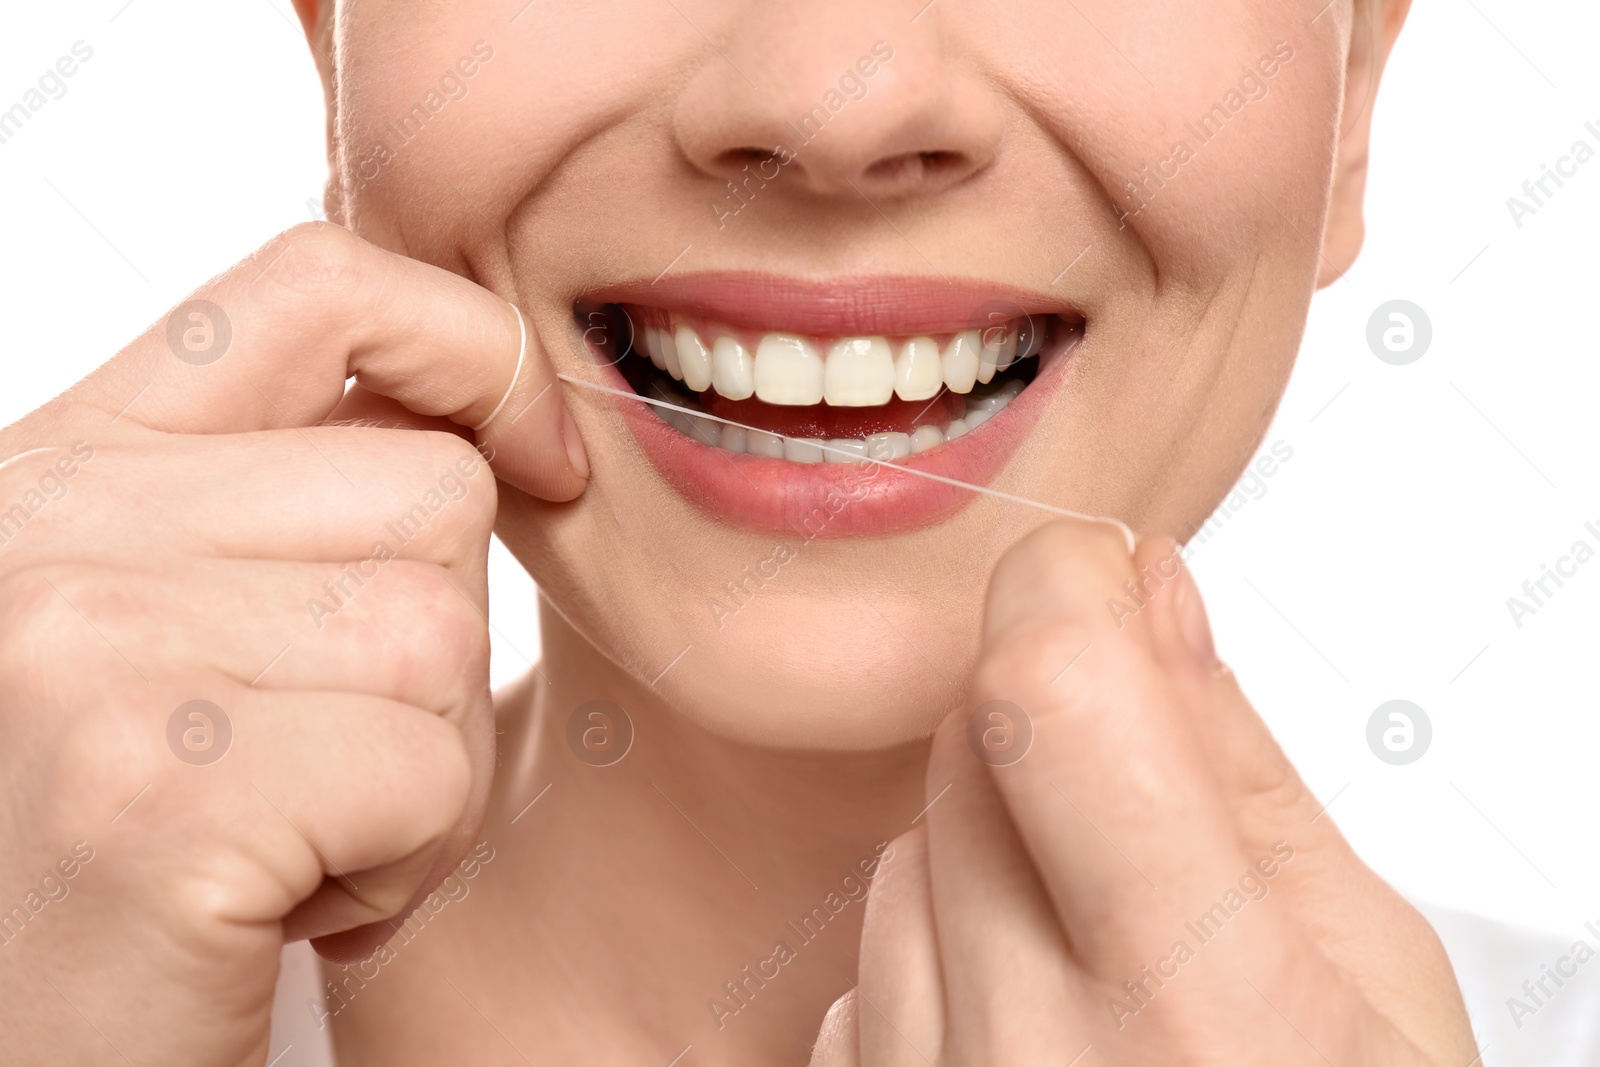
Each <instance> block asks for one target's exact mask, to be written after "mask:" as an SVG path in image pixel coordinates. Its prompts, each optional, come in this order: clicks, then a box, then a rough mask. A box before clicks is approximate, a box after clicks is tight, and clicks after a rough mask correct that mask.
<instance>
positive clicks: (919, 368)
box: [894, 337, 944, 400]
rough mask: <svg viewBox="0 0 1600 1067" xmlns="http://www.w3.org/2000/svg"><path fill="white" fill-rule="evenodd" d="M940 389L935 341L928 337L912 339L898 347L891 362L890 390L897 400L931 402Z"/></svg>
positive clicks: (942, 384)
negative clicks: (893, 392)
mask: <svg viewBox="0 0 1600 1067" xmlns="http://www.w3.org/2000/svg"><path fill="white" fill-rule="evenodd" d="M943 387H944V370H943V368H942V367H941V366H940V364H939V342H937V341H935V340H934V339H933V338H931V337H912V338H910V339H908V340H907V341H906V342H905V344H903V345H901V346H900V355H899V356H898V357H897V358H896V359H895V361H894V391H895V392H896V393H897V394H899V396H900V399H901V400H931V399H933V398H934V397H935V396H938V395H939V390H940V389H941V388H943Z"/></svg>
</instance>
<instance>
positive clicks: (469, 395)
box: [33, 223, 587, 500]
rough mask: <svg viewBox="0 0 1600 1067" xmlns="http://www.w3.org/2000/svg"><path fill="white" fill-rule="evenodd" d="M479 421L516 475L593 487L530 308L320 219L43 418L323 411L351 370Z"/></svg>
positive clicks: (162, 426)
mask: <svg viewBox="0 0 1600 1067" xmlns="http://www.w3.org/2000/svg"><path fill="white" fill-rule="evenodd" d="M352 374H353V375H354V376H355V378H356V381H357V383H358V384H360V385H361V386H363V387H364V388H366V389H369V390H371V391H372V392H375V393H378V394H380V395H382V396H386V397H390V398H392V399H394V400H397V401H399V402H400V403H402V404H404V405H405V406H406V407H407V408H409V409H410V410H412V411H414V412H417V413H418V414H421V415H428V416H439V417H443V418H447V419H449V420H450V421H451V422H453V423H455V424H457V425H459V426H462V427H466V428H468V429H471V430H473V432H474V433H475V434H476V439H477V441H478V442H479V443H480V444H483V445H488V446H491V447H492V448H493V449H494V451H495V458H494V464H495V469H496V471H497V472H498V473H500V474H501V476H503V477H504V478H506V480H507V481H509V482H511V483H512V484H514V485H516V486H518V487H519V488H521V489H524V490H526V491H527V492H530V493H533V494H535V495H537V496H541V497H544V498H546V499H550V500H567V499H571V498H572V497H574V496H576V495H577V494H578V493H579V492H581V491H582V487H583V483H584V480H585V478H586V477H587V466H586V461H585V460H584V458H583V451H582V444H581V442H580V441H579V440H578V438H577V435H576V430H575V429H574V424H573V423H572V422H571V420H570V418H569V417H567V416H566V414H565V409H564V405H563V403H562V394H561V390H560V389H559V388H557V387H556V378H555V371H554V368H553V367H552V366H551V364H550V361H549V359H548V357H547V355H546V353H545V351H544V348H543V346H542V345H541V344H540V342H539V339H538V338H537V337H536V336H535V335H534V334H533V332H532V330H531V329H530V328H529V324H528V322H527V320H526V318H525V317H524V316H523V315H521V314H520V312H518V310H517V309H515V308H514V307H512V306H511V305H509V304H507V303H506V302H505V301H504V300H501V299H500V298H499V297H497V296H495V295H494V294H493V293H490V292H489V291H488V290H486V289H483V288H482V287H480V286H478V285H475V284H473V283H472V282H470V281H467V280H466V279H464V278H461V277H459V276H457V275H455V274H452V273H451V272H449V271H446V270H442V269H440V268H438V267H434V266H430V265H428V264H424V263H419V262H417V261H415V260H411V259H408V258H406V257H404V256H399V255H396V254H394V253H391V252H387V251H384V250H383V249H380V248H378V247H376V246H374V245H371V244H368V243H367V242H365V241H362V240H360V239H359V238H357V237H356V236H355V235H353V234H351V233H350V232H349V231H347V230H345V229H343V228H342V227H339V226H335V225H330V224H326V223H316V224H304V225H301V226H297V227H295V228H294V229H292V230H289V231H287V232H286V233H284V234H283V235H281V236H280V237H278V238H275V239H274V240H273V241H272V242H270V243H269V244H267V245H266V246H265V247H263V248H262V249H261V250H260V251H259V252H257V253H256V254H255V255H254V256H253V257H252V258H251V259H249V260H246V261H245V262H244V263H241V264H239V265H238V266H236V267H234V268H233V269H231V270H229V271H228V272H226V273H224V274H222V275H221V276H219V277H218V278H215V279H213V280H212V281H211V282H209V283H207V284H206V285H205V286H203V287H202V288H201V289H200V290H198V291H197V292H196V293H195V294H194V296H193V297H192V298H191V299H190V300H188V301H185V303H184V304H181V305H179V307H178V308H177V309H175V310H174V312H173V313H172V315H169V316H168V317H167V318H166V319H163V320H162V321H161V322H158V323H156V324H155V325H154V326H152V327H151V328H150V329H149V330H147V331H146V332H145V333H144V334H143V335H141V336H140V337H139V338H138V339H136V340H135V341H134V342H133V343H132V344H131V345H129V346H128V347H127V348H125V349H124V350H123V351H122V352H120V353H118V355H117V356H116V357H115V358H114V359H112V360H111V361H110V362H109V363H107V364H106V365H105V366H104V367H102V368H101V369H100V370H98V371H96V372H95V373H94V374H93V375H91V376H90V377H89V378H87V379H85V380H84V381H83V382H82V383H80V384H79V385H78V386H77V387H75V388H74V389H72V390H71V391H69V392H68V393H67V394H65V395H64V396H62V397H61V398H59V399H58V400H57V401H55V402H54V403H53V404H51V405H49V406H47V408H46V409H42V410H41V412H40V413H38V418H37V419H34V420H33V426H34V427H36V428H39V429H43V428H49V429H51V430H52V431H54V432H55V433H56V434H59V433H61V432H63V431H65V432H74V433H77V434H79V435H82V434H92V435H95V436H97V437H101V436H106V435H110V434H114V433H115V432H117V430H118V429H119V428H113V427H111V426H109V425H108V424H109V423H110V422H111V420H112V419H113V418H115V419H116V421H117V422H118V423H123V424H134V425H142V426H145V427H148V428H151V429H157V430H163V431H167V432H173V433H208V434H210V433H238V432H243V431H248V430H262V429H276V428H282V427H286V426H310V425H315V424H316V423H319V422H321V421H322V420H323V419H325V418H326V417H327V416H328V415H329V413H330V412H332V411H334V409H335V408H336V407H337V406H338V404H339V403H340V400H341V398H342V397H343V395H344V388H345V382H346V379H347V378H348V377H349V376H350V375H352Z"/></svg>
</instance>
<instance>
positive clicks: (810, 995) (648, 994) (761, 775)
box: [486, 604, 927, 1065]
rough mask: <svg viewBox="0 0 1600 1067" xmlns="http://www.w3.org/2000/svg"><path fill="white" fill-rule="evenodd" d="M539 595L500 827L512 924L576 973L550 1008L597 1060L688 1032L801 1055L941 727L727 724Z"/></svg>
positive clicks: (707, 1046)
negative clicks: (879, 738)
mask: <svg viewBox="0 0 1600 1067" xmlns="http://www.w3.org/2000/svg"><path fill="white" fill-rule="evenodd" d="M541 611H542V614H541V629H542V633H543V643H544V649H545V660H544V662H543V663H542V664H541V667H540V668H539V670H538V671H536V672H535V673H534V675H533V676H532V679H531V680H530V682H529V683H527V685H526V686H524V687H521V688H520V689H519V692H518V694H517V695H519V696H520V697H521V699H518V700H516V701H514V703H513V704H512V706H511V708H509V709H508V713H507V714H504V715H503V716H502V717H503V718H506V719H509V720H510V721H507V722H505V723H503V724H502V726H503V729H504V730H505V731H506V733H505V734H504V735H503V736H502V742H503V743H502V754H503V760H502V765H501V770H500V775H501V778H500V780H499V782H497V785H496V793H497V795H498V796H499V798H500V799H499V800H498V802H497V804H496V808H495V811H494V812H493V813H492V815H491V819H490V825H489V827H488V829H487V830H486V834H490V835H494V836H493V837H491V841H492V842H493V843H496V844H498V842H499V840H504V841H505V842H506V845H505V847H504V848H501V849H499V852H500V854H501V855H502V856H504V857H505V860H504V866H503V867H502V868H500V870H499V872H498V873H499V877H497V878H496V882H497V883H499V884H500V885H503V886H507V887H510V893H511V896H510V897H508V899H507V903H508V905H510V906H513V907H515V908H516V911H517V919H516V923H515V925H516V930H515V933H513V934H512V935H511V936H512V937H513V938H515V939H516V940H517V941H518V942H519V943H521V942H524V941H526V945H525V946H524V947H525V948H526V949H527V950H528V951H529V953H530V954H531V955H532V958H534V959H540V960H541V961H542V962H541V963H540V964H539V965H538V966H537V970H538V971H539V972H542V973H543V974H548V975H557V976H562V977H563V978H564V979H566V980H565V981H564V982H562V983H552V984H554V985H558V986H559V988H558V989H557V990H554V992H555V995H556V996H557V998H558V1000H561V999H565V1000H566V1001H567V1002H565V1003H560V1004H559V1010H558V1012H557V1013H556V1014H555V1015H554V1017H553V1019H552V1025H557V1026H561V1027H563V1028H567V1029H569V1030H572V1032H573V1033H574V1035H575V1036H574V1042H575V1049H576V1051H577V1052H578V1053H579V1055H578V1058H579V1059H586V1060H588V1061H589V1062H605V1061H606V1058H605V1057H597V1056H595V1055H594V1054H593V1053H594V1052H595V1051H596V1049H595V1045H594V1041H595V1035H596V1034H602V1033H603V1034H606V1035H610V1036H608V1038H607V1040H610V1041H614V1042H616V1044H617V1047H616V1048H615V1049H614V1050H612V1053H613V1054H614V1055H615V1056H616V1057H617V1058H618V1059H623V1058H633V1059H635V1061H637V1062H650V1061H651V1060H650V1057H657V1058H659V1059H660V1061H661V1062H663V1063H665V1062H667V1061H668V1060H670V1059H671V1058H672V1057H673V1056H675V1055H677V1054H678V1053H679V1051H680V1050H682V1049H683V1048H684V1046H685V1045H690V1044H692V1045H693V1046H694V1048H695V1059H694V1062H695V1063H697V1064H702V1065H704V1064H716V1063H749V1062H765V1063H782V1062H789V1061H793V1062H797V1063H802V1064H803V1063H805V1062H806V1060H807V1058H808V1056H809V1048H810V1045H811V1043H812V1041H813V1040H814V1039H815V1036H816V1031H817V1026H818V1024H819V1023H820V1022H821V1018H822V1015H823V1013H824V1012H825V1011H826V1009H827V1007H828V1005H829V1004H830V1003H831V1002H832V1001H833V1000H834V999H835V998H837V997H839V996H841V995H842V994H844V993H845V992H847V991H848V990H849V989H850V988H851V986H852V985H853V984H854V981H855V971H856V955H857V948H858V942H859V937H860V929H861V918H862V913H863V912H864V910H865V900H864V897H863V895H864V892H865V888H866V885H867V884H868V879H867V878H865V877H863V871H874V872H875V869H876V863H875V862H874V861H875V860H876V858H877V856H878V855H879V854H880V853H881V852H882V850H883V846H884V843H886V842H888V841H890V840H892V839H893V838H894V837H896V836H897V835H899V834H901V833H903V832H904V831H906V830H907V829H909V828H910V825H911V820H912V818H913V817H914V816H915V815H916V814H917V813H918V812H919V811H920V810H921V809H922V806H923V787H922V783H923V773H924V770H925V767H926V763H927V746H926V744H925V743H918V744H915V745H908V746H902V747H899V748H895V749H890V750H885V751H877V752H867V753H860V752H849V753H838V752H796V751H784V750H777V749H763V748H758V747H753V746H750V745H746V744H742V743H736V742H732V741H729V740H727V739H725V738H721V737H718V736H715V735H713V734H711V733H709V732H707V731H706V730H704V729H703V728H701V727H700V726H698V725H696V724H695V722H694V719H693V716H692V714H689V713H686V712H685V711H684V710H682V709H674V708H669V707H667V706H665V705H664V704H662V703H661V701H660V700H659V698H657V697H656V695H655V694H654V693H653V692H652V690H651V689H650V688H649V687H648V686H644V685H641V684H639V683H638V682H637V681H635V680H634V679H632V678H630V677H628V676H627V675H625V674H624V673H623V672H622V671H621V670H620V669H618V668H617V667H616V665H614V664H612V663H611V662H610V661H608V660H606V659H605V658H604V657H602V656H601V655H600V654H599V653H598V652H597V651H596V650H595V649H594V648H593V646H591V645H590V644H589V643H588V642H587V641H586V640H585V639H584V638H583V637H582V636H581V635H579V634H578V633H577V632H575V631H574V630H573V629H572V628H571V627H570V626H569V625H568V624H567V623H566V621H565V620H564V619H562V618H561V617H560V616H559V615H558V614H557V613H556V612H554V611H553V610H551V609H550V608H549V606H548V605H547V604H546V605H542V608H541ZM596 701H603V702H606V703H604V704H600V703H591V702H596ZM530 706H531V709H532V713H531V714H527V713H526V709H528V708H529V707H530ZM577 709H581V711H580V712H579V724H578V726H577V727H576V728H573V727H572V726H571V725H570V720H571V719H572V718H573V715H574V711H575V710H577ZM616 709H622V711H623V712H624V713H625V715H626V719H625V720H624V719H623V718H622V716H621V715H619V714H618V712H617V710H616ZM628 723H631V728H632V740H631V744H628V743H627V740H626V738H627V733H628V725H627V724H628ZM586 731H587V736H585V732H586ZM624 746H625V751H624ZM580 753H581V754H582V758H580V755H579V754H580ZM619 756H620V758H618V757H619ZM611 760H615V762H609V761H611ZM608 762H609V765H597V764H606V763H608ZM535 797H538V798H539V799H538V800H537V802H536V803H534V804H533V805H532V806H531V807H528V806H527V805H528V804H529V802H530V801H532V800H533V798H535ZM512 820H515V822H513V821H512ZM597 994H600V995H597ZM574 1022H577V1023H578V1025H577V1026H576V1027H574V1025H573V1024H574ZM606 1024H609V1025H606ZM585 1050H587V1052H588V1055H587V1056H585V1055H582V1053H583V1052H584V1051H585Z"/></svg>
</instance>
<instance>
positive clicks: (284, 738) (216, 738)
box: [128, 679, 475, 934]
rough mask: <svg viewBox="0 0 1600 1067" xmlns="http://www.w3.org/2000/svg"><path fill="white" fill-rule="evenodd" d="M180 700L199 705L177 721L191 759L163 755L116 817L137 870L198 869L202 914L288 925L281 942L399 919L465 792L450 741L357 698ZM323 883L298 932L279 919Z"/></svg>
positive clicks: (426, 716)
mask: <svg viewBox="0 0 1600 1067" xmlns="http://www.w3.org/2000/svg"><path fill="white" fill-rule="evenodd" d="M196 688H198V689H199V690H200V692H199V693H195V692H194V690H195V689H196ZM185 691H186V692H190V693H191V695H195V696H197V698H199V699H208V700H210V701H211V707H210V708H207V709H205V710H204V712H203V713H196V714H198V715H199V717H196V716H195V714H191V716H190V719H191V721H192V722H193V723H194V724H195V725H194V727H193V730H195V731H201V732H202V735H197V736H198V740H197V741H196V742H194V743H193V744H191V742H190V739H189V737H188V735H187V734H186V735H185V738H184V741H183V744H184V745H185V746H186V747H187V748H188V749H189V750H190V751H192V752H194V753H197V754H198V757H197V758H194V759H185V760H184V761H183V762H184V765H180V764H178V762H177V761H176V760H173V759H172V757H171V756H170V755H167V756H166V759H165V760H162V761H161V764H162V766H163V771H162V774H161V777H160V778H159V780H158V781H156V782H155V784H154V786H153V787H152V788H151V790H150V796H149V798H148V799H149V800H150V801H151V802H152V803H150V804H149V806H148V807H147V806H145V805H143V804H141V805H140V806H138V807H135V808H133V809H131V810H130V812H129V815H128V817H129V818H130V819H133V820H135V822H134V824H133V825H138V824H140V823H142V824H144V828H145V830H146V831H147V832H145V833H142V834H141V835H140V840H141V841H142V845H141V855H140V857H139V862H140V866H141V867H142V868H145V869H150V868H154V869H159V870H163V871H168V872H171V871H176V870H185V869H192V868H193V867H194V865H196V864H199V865H200V866H201V868H202V870H201V871H199V872H198V874H199V876H200V879H201V884H208V885H214V886H216V887H217V893H216V896H215V898H214V899H210V900H208V901H206V906H207V907H209V908H213V909H220V910H222V911H225V913H226V914H225V918H227V919H228V920H229V921H231V922H235V923H239V924H244V925H259V924H264V923H274V922H278V921H279V920H281V919H284V918H285V917H286V916H290V917H291V918H290V921H289V926H290V929H291V931H293V932H296V933H299V934H303V933H304V932H305V930H306V929H307V928H308V927H309V928H310V929H312V930H325V929H329V928H340V927H350V926H355V925H358V924H360V923H364V922H370V921H372V920H373V919H375V918H380V917H382V916H386V915H392V914H394V913H395V912H397V911H399V910H400V909H401V908H402V907H403V906H404V904H405V903H406V901H407V900H409V899H410V898H411V897H412V896H413V895H414V894H415V891H416V888H417V886H418V885H419V884H421V882H422V881H423V880H424V879H425V878H426V876H427V874H428V872H430V871H431V870H432V869H433V867H434V864H435V854H436V853H437V852H438V851H440V850H441V849H444V848H446V847H448V843H449V841H450V839H451V836H452V834H453V833H454V832H455V828H456V827H457V825H458V824H459V823H460V821H461V819H462V815H463V812H464V811H465V808H466V802H467V798H468V797H469V796H470V795H471V793H472V789H473V777H474V773H475V772H474V767H473V761H472V760H471V759H470V758H469V756H468V753H467V747H466V744H465V742H464V739H463V735H462V733H461V731H460V730H458V729H457V728H456V727H455V726H453V725H451V724H450V723H448V722H445V721H444V720H443V719H441V718H440V717H439V716H436V715H434V714H432V713H430V712H427V711H424V710H422V709H418V708H413V707H409V706H407V705H405V704H401V703H398V702H396V701H391V700H385V699H383V698H380V697H372V696H366V695H362V694H351V693H315V692H301V693H296V694H293V695H292V696H285V695H279V694H269V693H262V692H258V691H256V690H252V689H249V688H244V687H238V686H231V685H227V684H226V683H222V682H214V683H210V684H203V683H200V682H198V681H196V680H194V679H191V682H190V684H189V685H187V686H185ZM162 718H163V719H165V718H166V717H165V716H164V715H163V716H162ZM167 743H168V744H171V743H173V742H171V741H170V740H169V741H168V742H167ZM163 755H166V754H165V753H163ZM156 827H161V828H164V830H165V832H163V833H156V832H154V829H155V828H156ZM242 870H249V871H254V872H260V874H259V875H257V874H254V873H252V874H250V876H248V877H242V876H241V873H240V872H241V871H242ZM192 873H193V872H192ZM262 875H264V877H263V876H262ZM327 879H334V880H337V881H338V882H339V883H340V885H341V886H342V890H341V892H340V893H338V894H337V899H333V898H332V897H325V898H324V899H322V900H321V901H319V904H318V907H317V909H316V914H315V915H313V916H311V918H310V921H309V922H307V921H305V920H303V919H302V918H298V917H293V916H292V914H291V913H293V912H294V911H295V910H296V909H297V907H299V906H302V903H303V902H306V901H310V900H312V899H313V898H314V896H315V895H316V894H317V893H318V891H319V889H320V888H321V887H322V886H323V884H324V882H325V880H327ZM194 904H195V902H194V901H193V900H192V899H190V900H187V901H183V900H179V901H173V902H172V906H174V907H192V906H194Z"/></svg>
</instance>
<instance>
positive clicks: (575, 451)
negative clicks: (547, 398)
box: [561, 405, 589, 479]
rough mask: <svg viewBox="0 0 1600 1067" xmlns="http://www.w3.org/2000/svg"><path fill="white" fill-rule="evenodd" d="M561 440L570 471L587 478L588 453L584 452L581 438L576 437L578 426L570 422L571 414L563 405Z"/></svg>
mask: <svg viewBox="0 0 1600 1067" xmlns="http://www.w3.org/2000/svg"><path fill="white" fill-rule="evenodd" d="M561 440H562V441H563V442H564V443H565V444H566V446H567V462H568V463H570V464H572V469H573V471H574V472H576V473H577V475H578V477H580V478H585V479H587V478H588V477H589V453H588V452H587V451H585V450H584V447H583V438H582V437H580V436H579V435H578V424H577V423H576V422H574V421H573V420H572V412H570V411H568V410H567V409H566V406H565V405H563V406H562V408H561Z"/></svg>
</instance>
